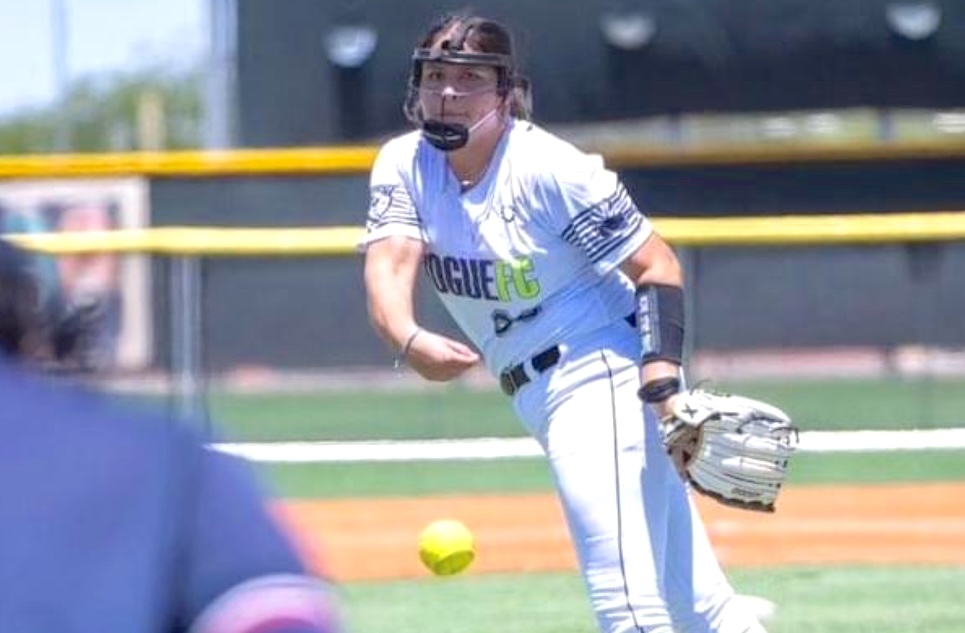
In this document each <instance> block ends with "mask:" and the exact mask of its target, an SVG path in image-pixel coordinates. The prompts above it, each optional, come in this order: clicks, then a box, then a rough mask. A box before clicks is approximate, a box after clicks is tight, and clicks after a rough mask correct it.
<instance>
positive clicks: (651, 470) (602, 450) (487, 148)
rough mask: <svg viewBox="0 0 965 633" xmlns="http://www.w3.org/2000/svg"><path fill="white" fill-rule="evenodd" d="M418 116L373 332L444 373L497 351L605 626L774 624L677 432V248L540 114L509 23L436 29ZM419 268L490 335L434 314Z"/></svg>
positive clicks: (372, 230)
mask: <svg viewBox="0 0 965 633" xmlns="http://www.w3.org/2000/svg"><path fill="white" fill-rule="evenodd" d="M405 112H406V114H407V116H408V117H409V118H410V120H412V122H413V123H414V124H415V125H416V126H417V127H418V130H416V131H414V132H411V133H408V134H404V135H402V136H399V137H396V138H394V139H392V140H390V141H389V142H387V143H386V144H385V145H384V146H383V147H382V149H381V151H380V153H379V156H378V159H377V160H376V163H375V166H374V168H373V170H372V176H371V187H372V189H371V204H370V208H369V213H368V223H367V236H366V239H365V246H366V261H365V284H366V289H367V293H368V301H369V310H370V314H371V319H372V322H373V324H374V327H375V329H376V330H377V331H378V333H379V334H380V335H381V336H382V337H383V338H384V339H385V340H386V341H387V342H388V343H389V344H390V345H391V346H392V347H393V348H394V349H395V350H396V351H397V354H398V356H397V357H398V359H399V360H400V361H401V362H405V363H407V364H408V365H409V366H410V367H412V368H413V369H414V370H415V371H417V372H418V373H419V374H421V375H422V376H423V377H425V378H427V379H429V380H437V381H445V380H452V379H454V378H457V377H459V376H460V375H462V374H463V373H464V372H466V371H467V370H469V369H471V368H472V367H474V366H476V365H477V364H478V363H479V362H480V361H481V362H483V363H485V365H486V367H487V368H488V369H489V371H490V372H492V374H493V375H494V376H496V377H498V379H499V382H500V386H501V387H502V389H503V391H504V392H505V393H506V394H507V395H508V396H510V397H511V398H512V404H513V407H514V409H515V411H516V413H517V415H518V417H519V419H520V420H521V421H522V423H523V425H524V426H525V427H526V429H527V430H528V431H529V432H530V433H531V434H532V435H533V437H535V438H536V439H537V440H538V441H539V443H540V445H541V446H542V448H543V450H544V452H545V454H546V456H547V458H548V459H549V462H550V464H551V466H552V470H553V474H554V476H555V481H556V486H557V489H558V493H559V497H560V500H561V502H562V505H563V508H564V511H565V514H566V517H567V520H568V523H569V528H570V533H571V535H572V538H573V541H574V543H575V546H576V550H577V555H578V559H579V562H580V566H581V569H582V573H583V576H584V579H585V581H586V584H587V588H588V591H589V594H590V599H591V602H592V604H593V608H594V610H595V612H596V616H597V620H598V622H599V626H600V629H601V630H602V631H605V632H608V633H617V632H622V631H637V632H641V633H642V632H644V631H646V632H647V633H668V632H670V631H688V632H690V631H694V632H696V631H700V632H705V631H714V632H721V633H746V632H754V633H759V632H761V631H763V628H762V627H761V626H760V624H759V623H758V622H757V621H756V620H755V619H754V617H753V615H752V614H750V613H749V612H747V611H746V610H745V609H744V608H743V607H742V606H741V605H740V604H739V603H738V602H737V601H736V600H733V597H734V592H733V590H732V589H731V587H730V585H729V584H728V583H727V581H726V579H725V577H724V575H723V573H722V572H721V569H720V566H719V565H718V563H717V560H716V558H715V556H714V553H713V551H712V550H711V547H710V544H709V542H708V539H707V536H706V534H705V531H704V528H703V525H702V524H701V521H700V518H699V516H698V515H697V513H696V511H695V509H694V506H693V504H692V503H691V500H690V498H689V495H688V493H687V490H686V489H685V487H684V484H683V483H682V481H681V480H680V478H679V477H678V476H677V474H676V472H675V470H674V468H673V466H672V465H671V463H670V461H669V459H668V458H667V456H666V454H665V452H664V448H663V445H662V442H661V436H660V432H659V429H658V425H657V422H658V420H659V417H660V416H661V415H662V414H665V413H666V412H668V411H669V407H670V404H671V403H672V401H673V398H674V397H675V394H677V392H678V391H679V390H680V381H679V379H678V375H679V374H680V362H681V355H682V346H683V327H684V323H683V291H682V288H681V284H682V274H681V270H680V265H679V263H678V261H677V258H676V256H675V255H674V253H673V251H672V250H671V248H670V247H669V246H668V245H667V244H666V242H664V240H663V239H661V237H660V236H659V235H658V234H657V233H655V232H654V230H653V229H652V227H651V224H650V222H649V220H648V219H647V218H646V217H645V216H644V215H643V214H642V213H641V212H640V211H639V210H638V209H637V207H636V205H635V204H634V202H633V200H631V198H630V196H629V195H628V194H627V192H626V190H625V189H624V188H623V185H622V184H621V183H620V180H619V178H618V177H617V175H616V174H615V173H614V172H612V171H610V170H608V169H606V168H605V167H604V165H603V162H602V160H601V159H600V157H598V156H593V155H587V154H584V153H582V152H581V151H579V150H578V149H576V148H575V147H573V146H571V145H570V144H568V143H566V142H565V141H563V140H561V139H559V138H557V137H555V136H553V135H551V134H549V133H547V132H546V131H544V130H542V129H540V128H539V127H538V126H536V125H534V124H532V123H530V122H528V120H527V119H528V118H529V96H528V90H527V86H526V83H525V81H524V80H523V79H522V78H521V77H520V76H519V75H518V74H517V69H516V60H515V57H514V51H513V47H512V42H511V38H510V36H509V33H508V32H507V30H506V29H505V28H504V27H503V26H502V25H500V24H498V23H496V22H494V21H492V20H488V19H484V18H481V17H476V16H472V15H454V16H447V17H445V18H444V19H442V20H441V21H440V22H439V23H437V24H435V25H434V26H432V27H431V29H430V30H429V32H428V34H427V35H426V36H425V38H424V39H423V40H422V41H421V42H420V44H419V46H418V47H417V48H416V50H415V53H414V55H413V67H412V76H411V81H410V85H409V93H408V98H407V100H406V103H405ZM420 269H421V270H422V271H423V272H424V273H425V275H426V277H427V278H428V280H429V282H430V283H432V284H433V286H434V287H435V289H436V291H437V293H438V295H439V297H440V298H441V300H442V301H443V303H444V304H445V305H446V307H447V308H448V310H449V311H450V313H451V314H452V316H453V318H454V319H455V321H456V322H457V323H458V325H459V326H460V327H461V329H462V331H463V332H464V333H465V334H466V336H467V337H468V338H469V339H470V341H471V342H472V345H473V346H474V347H470V346H469V345H466V344H464V343H462V342H460V341H457V340H453V339H451V338H448V337H445V336H443V335H441V334H438V333H435V332H430V331H427V330H425V329H423V328H422V327H420V326H419V324H418V322H417V320H416V315H415V313H414V310H413V291H414V287H415V284H416V278H417V275H418V274H419V271H420ZM474 348H475V349H474ZM475 350H479V351H478V352H477V351H475ZM534 598H535V597H534Z"/></svg>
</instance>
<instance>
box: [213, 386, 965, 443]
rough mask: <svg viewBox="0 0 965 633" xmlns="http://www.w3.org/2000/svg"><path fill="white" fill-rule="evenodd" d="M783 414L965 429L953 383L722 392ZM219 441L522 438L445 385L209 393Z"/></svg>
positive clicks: (817, 423) (960, 393)
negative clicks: (762, 403) (759, 401)
mask: <svg viewBox="0 0 965 633" xmlns="http://www.w3.org/2000/svg"><path fill="white" fill-rule="evenodd" d="M720 388H722V389H726V390H728V391H731V392H732V393H739V394H742V395H747V396H753V397H758V398H761V399H763V400H766V401H768V402H773V403H774V404H777V405H779V406H781V407H782V408H784V409H785V410H786V411H787V412H788V413H789V414H790V415H791V417H792V418H794V420H795V421H796V422H797V423H798V424H799V425H800V426H801V427H802V428H803V429H805V430H836V429H901V428H913V427H918V428H933V427H950V426H962V425H965V384H963V383H962V382H960V381H942V380H932V381H916V380H897V379H894V380H834V381H831V380H822V381H797V382H782V381H761V382H753V383H750V382H748V383H733V384H722V385H720ZM210 406H211V411H212V414H213V417H214V419H216V420H218V422H219V423H220V425H221V427H222V429H223V432H224V435H225V436H226V437H227V438H228V439H232V440H238V441H271V440H343V441H344V440H362V439H425V438H437V437H450V438H466V437H486V436H495V437H515V436H521V435H523V434H524V431H523V429H522V427H521V426H520V424H519V423H518V422H517V420H516V418H515V417H514V415H513V412H512V409H511V408H510V404H509V401H508V400H507V399H506V398H505V397H504V396H503V395H502V394H501V393H498V392H496V391H474V390H469V389H465V388H462V387H460V386H458V385H453V386H450V387H446V388H436V389H425V390H414V391H375V392H371V391H365V392H363V391H343V392H318V393H306V394H283V395H282V394H266V395H262V394H249V395H242V394H231V395H229V394H224V393H221V394H212V395H211V396H210Z"/></svg>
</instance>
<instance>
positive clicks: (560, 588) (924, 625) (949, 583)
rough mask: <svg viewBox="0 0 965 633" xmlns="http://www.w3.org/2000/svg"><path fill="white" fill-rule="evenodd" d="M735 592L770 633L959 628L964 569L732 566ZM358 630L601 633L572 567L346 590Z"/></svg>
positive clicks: (941, 632)
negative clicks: (769, 608) (760, 603)
mask: <svg viewBox="0 0 965 633" xmlns="http://www.w3.org/2000/svg"><path fill="white" fill-rule="evenodd" d="M729 575H730V578H731V582H732V583H733V585H734V587H735V588H736V589H737V591H738V592H740V593H744V594H751V595H758V596H762V597H765V598H767V599H769V600H771V601H773V602H775V603H776V604H777V612H776V615H775V616H774V618H773V619H772V620H770V621H768V622H767V628H768V631H769V632H770V633H829V632H834V633H910V632H916V633H917V632H927V633H958V632H960V631H961V630H962V623H963V622H965V601H963V600H962V599H961V597H962V595H965V567H835V568H832V567H813V568H812V567H793V568H785V569H776V570H770V569H766V570H765V569H760V570H758V569H742V570H732V571H731V572H730V573H729ZM342 589H343V597H344V604H345V607H346V615H347V620H348V623H349V625H350V627H351V630H352V631H354V633H382V632H391V633H490V632H492V631H500V632H501V633H595V631H596V627H595V625H594V623H593V620H592V616H591V614H590V609H589V604H588V602H587V598H586V596H585V593H584V590H583V585H582V581H581V580H580V579H579V577H578V576H577V575H576V574H575V573H531V574H499V575H479V576H474V575H472V574H469V575H466V576H457V577H454V578H448V579H440V578H425V579H418V580H406V581H393V582H364V583H349V584H346V585H345V586H344V587H343V588H342Z"/></svg>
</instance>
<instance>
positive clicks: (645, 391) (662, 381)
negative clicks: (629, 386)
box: [637, 376, 680, 402]
mask: <svg viewBox="0 0 965 633" xmlns="http://www.w3.org/2000/svg"><path fill="white" fill-rule="evenodd" d="M679 392H680V379H679V378H677V377H676V376H668V377H666V378H657V379H655V380H651V381H650V382H648V383H647V384H645V385H644V386H642V387H640V390H639V391H637V397H638V398H640V399H641V400H643V401H644V402H663V401H664V400H666V399H667V398H669V397H670V396H672V395H674V394H675V393H679Z"/></svg>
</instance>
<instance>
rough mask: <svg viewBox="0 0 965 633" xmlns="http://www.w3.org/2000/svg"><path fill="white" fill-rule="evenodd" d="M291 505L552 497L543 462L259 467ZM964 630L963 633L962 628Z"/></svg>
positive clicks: (835, 465) (861, 470) (930, 454)
mask: <svg viewBox="0 0 965 633" xmlns="http://www.w3.org/2000/svg"><path fill="white" fill-rule="evenodd" d="M259 468H260V469H261V470H262V472H264V473H265V476H266V477H267V478H268V479H269V480H270V482H271V483H272V484H273V486H274V489H275V491H276V492H277V493H278V494H279V495H280V496H283V497H288V498H303V499H311V498H319V499H322V498H351V497H413V496H422V495H439V494H452V495H459V494H480V493H509V494H511V493H519V492H534V491H543V490H547V491H548V490H551V489H552V482H551V479H550V474H549V470H548V468H547V466H546V463H545V462H544V461H543V460H542V459H541V458H531V459H506V460H489V461H468V462H460V461H432V462H385V463H351V464H271V465H266V464H261V465H259ZM961 480H965V451H960V450H956V451H913V452H898V451H894V452H883V453H824V454H817V453H801V454H799V455H797V456H796V457H795V460H794V464H793V466H792V467H791V471H790V478H789V485H793V486H798V485H808V484H835V483H840V484H858V483H868V484H875V483H889V482H926V481H961ZM963 630H965V628H963Z"/></svg>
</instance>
